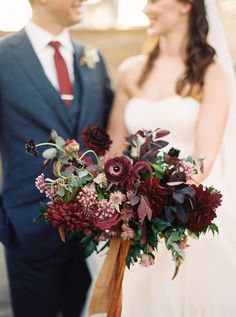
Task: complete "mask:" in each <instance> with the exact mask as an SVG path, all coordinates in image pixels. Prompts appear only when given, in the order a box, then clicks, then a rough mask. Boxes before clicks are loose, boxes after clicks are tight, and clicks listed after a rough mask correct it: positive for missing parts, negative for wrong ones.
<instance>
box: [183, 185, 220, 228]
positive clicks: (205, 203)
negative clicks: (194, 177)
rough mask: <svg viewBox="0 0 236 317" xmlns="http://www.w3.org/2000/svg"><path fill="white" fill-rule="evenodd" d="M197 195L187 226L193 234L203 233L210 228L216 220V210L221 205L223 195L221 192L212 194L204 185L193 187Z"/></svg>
mask: <svg viewBox="0 0 236 317" xmlns="http://www.w3.org/2000/svg"><path fill="white" fill-rule="evenodd" d="M191 187H192V188H193V189H194V190H195V192H196V195H195V197H194V209H193V210H190V212H189V220H188V223H187V225H186V227H187V228H188V229H190V230H191V231H193V232H198V231H201V230H202V229H204V228H206V227H207V226H209V225H210V224H211V222H212V220H213V219H214V218H216V208H218V207H219V206H220V205H221V202H222V195H221V193H220V192H212V191H211V190H210V189H205V188H204V187H203V186H202V185H199V186H195V185H192V186H191Z"/></svg>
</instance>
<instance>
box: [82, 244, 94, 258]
mask: <svg viewBox="0 0 236 317" xmlns="http://www.w3.org/2000/svg"><path fill="white" fill-rule="evenodd" d="M95 251H97V243H96V242H94V241H92V240H91V241H90V243H89V244H88V245H87V247H86V248H85V249H84V254H85V256H86V257H88V256H90V255H91V254H92V253H93V252H95Z"/></svg>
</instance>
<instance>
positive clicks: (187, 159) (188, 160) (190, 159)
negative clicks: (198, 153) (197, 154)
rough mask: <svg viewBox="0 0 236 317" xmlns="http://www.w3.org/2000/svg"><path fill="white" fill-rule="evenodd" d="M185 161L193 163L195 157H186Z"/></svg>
mask: <svg viewBox="0 0 236 317" xmlns="http://www.w3.org/2000/svg"><path fill="white" fill-rule="evenodd" d="M185 161H186V162H189V163H193V158H192V156H188V157H186V159H185Z"/></svg>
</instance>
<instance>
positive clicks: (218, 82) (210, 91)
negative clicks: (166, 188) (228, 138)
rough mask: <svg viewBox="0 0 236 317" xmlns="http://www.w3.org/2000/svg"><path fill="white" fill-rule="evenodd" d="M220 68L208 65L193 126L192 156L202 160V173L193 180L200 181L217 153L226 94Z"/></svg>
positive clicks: (227, 100) (226, 109) (227, 96)
mask: <svg viewBox="0 0 236 317" xmlns="http://www.w3.org/2000/svg"><path fill="white" fill-rule="evenodd" d="M228 86H229V85H228V83H227V79H226V76H225V73H224V71H223V69H222V68H221V66H219V65H217V64H213V65H211V66H209V68H208V70H207V72H206V76H205V82H204V91H203V101H202V104H201V109H200V113H199V118H198V122H197V127H196V135H195V144H194V152H193V157H194V158H195V159H198V158H205V159H204V172H203V173H200V172H199V173H198V175H197V176H195V177H194V179H195V180H196V181H197V182H199V183H200V182H202V181H203V180H204V179H205V178H206V177H207V176H208V175H209V173H210V171H211V168H212V165H213V163H214V161H215V159H216V157H217V154H218V153H219V150H220V147H221V143H222V139H223V135H224V130H225V126H226V122H227V117H228V111H229V92H228Z"/></svg>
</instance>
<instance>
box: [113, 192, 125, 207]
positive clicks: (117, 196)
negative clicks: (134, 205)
mask: <svg viewBox="0 0 236 317" xmlns="http://www.w3.org/2000/svg"><path fill="white" fill-rule="evenodd" d="M125 200H126V197H125V195H124V194H122V192H120V191H117V192H114V193H111V195H110V201H111V202H112V203H113V204H114V205H121V204H122V202H124V201H125Z"/></svg>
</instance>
